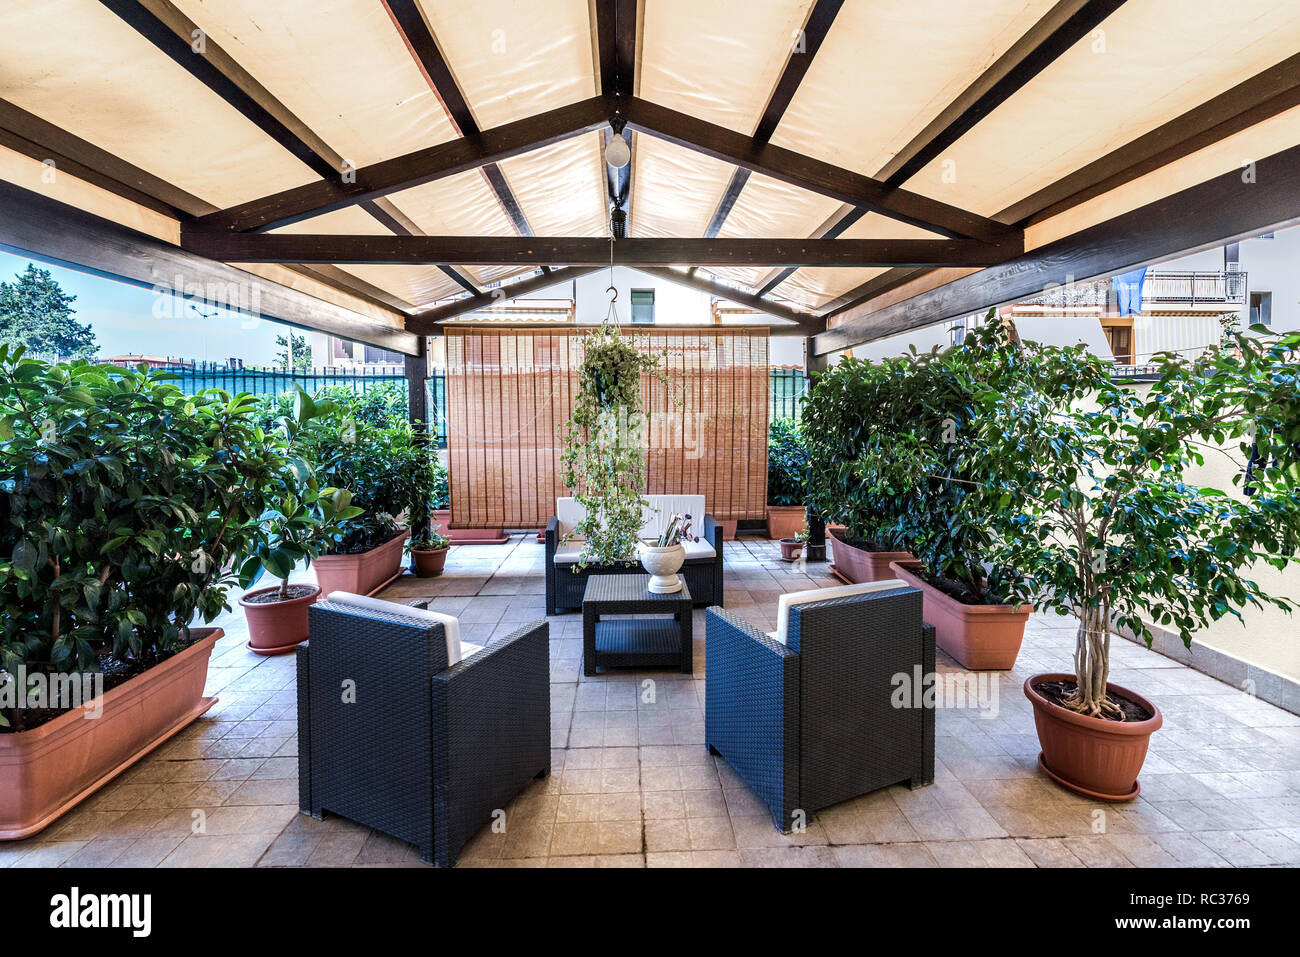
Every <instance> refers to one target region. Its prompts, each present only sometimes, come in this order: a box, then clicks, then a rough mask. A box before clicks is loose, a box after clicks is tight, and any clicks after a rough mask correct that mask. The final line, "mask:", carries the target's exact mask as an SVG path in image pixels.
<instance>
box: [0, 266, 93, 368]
mask: <svg viewBox="0 0 1300 957" xmlns="http://www.w3.org/2000/svg"><path fill="white" fill-rule="evenodd" d="M76 298H77V297H76V296H71V295H68V294H67V293H66V292H64V291H63V288H62V287H61V286H60V285H59V284H58V282H56V281H55V279H54V277H53V276H52V275H50V271H49V270H48V269H37V268H36V267H35V266H34V265H32V264H31V263H28V264H27V269H26V270H25V271H23V272H21V273H19V274H18V275H17V276H15V277H14V279H13V281H12V282H0V342H2V343H5V344H7V345H8V346H9V347H10V348H13V347H16V346H26V347H27V351H28V353H29V354H31V355H32V356H33V357H37V356H39V357H40V358H42V359H55V360H59V359H84V358H89V357H90V356H93V355H94V354H95V350H96V347H97V346H96V342H95V333H94V331H93V330H92V329H91V328H90V325H89V324H88V323H80V322H77V320H76V319H75V318H74V317H73V313H74V311H75V310H74V309H73V308H72V303H73V301H74V300H75V299H76Z"/></svg>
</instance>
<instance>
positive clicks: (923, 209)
mask: <svg viewBox="0 0 1300 957" xmlns="http://www.w3.org/2000/svg"><path fill="white" fill-rule="evenodd" d="M611 108H612V110H613V111H614V112H615V113H616V114H618V115H621V116H624V117H626V118H627V122H628V125H629V126H631V127H632V128H633V129H635V130H637V131H639V132H642V133H648V134H650V135H651V136H656V137H658V138H660V139H664V140H667V141H668V142H670V143H675V144H677V145H678V146H683V147H686V148H687V149H690V150H694V151H696V152H697V153H703V154H704V155H706V156H712V157H713V158H714V159H719V160H722V161H724V162H727V163H731V164H733V165H735V166H743V167H744V168H746V169H748V170H751V171H752V172H755V173H762V174H763V175H764V176H770V177H772V178H773V179H776V180H780V181H781V182H783V183H789V184H791V185H793V186H798V187H801V188H802V189H807V190H811V191H812V192H814V193H820V194H821V195H823V196H829V197H831V198H832V199H837V200H839V201H840V202H842V203H849V204H850V205H853V206H862V207H864V208H866V209H868V210H870V211H872V212H876V213H880V214H881V215H883V216H888V217H890V218H892V219H897V220H901V221H902V222H905V223H911V224H912V225H914V226H920V227H922V228H923V229H929V230H932V231H934V232H937V233H939V234H941V235H946V236H952V237H969V238H972V239H979V240H982V241H984V242H989V243H1004V242H1011V243H1014V242H1016V241H1018V240H1019V237H1020V233H1019V231H1018V230H1015V229H1013V228H1011V227H1009V226H1006V225H1004V224H1002V223H998V222H994V221H993V220H991V219H988V218H986V217H983V216H979V215H976V214H975V213H971V212H968V211H966V210H964V209H958V208H957V207H955V206H950V205H948V204H947V203H941V202H939V201H938V200H934V199H930V198H929V197H926V196H922V195H920V194H919V193H911V192H908V191H907V190H903V189H894V188H891V187H888V186H886V185H885V184H884V183H881V182H879V181H878V180H874V179H872V178H870V177H869V176H863V175H862V174H861V173H855V172H853V171H852V170H847V169H844V168H842V167H839V166H833V165H832V164H830V163H824V162H822V161H821V160H817V159H814V158H812V157H810V156H804V155H802V154H800V153H796V152H794V151H793V150H788V149H784V148H782V147H780V146H774V145H773V144H771V143H763V142H760V141H758V140H755V139H754V138H753V137H752V136H746V135H745V134H743V133H737V132H735V131H734V130H729V129H727V128H726V127H722V126H718V125H716V124H714V123H709V122H707V121H705V120H701V119H698V118H697V117H694V116H690V115H688V114H686V113H681V112H678V111H677V110H673V109H670V108H668V107H666V106H660V105H659V104H657V103H652V102H650V101H649V100H643V99H640V98H638V97H632V98H631V99H616V100H615V101H614V102H613V103H612V104H611Z"/></svg>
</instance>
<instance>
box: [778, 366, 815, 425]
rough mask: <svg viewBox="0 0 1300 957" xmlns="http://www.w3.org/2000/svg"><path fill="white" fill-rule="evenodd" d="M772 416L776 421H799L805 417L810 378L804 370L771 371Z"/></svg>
mask: <svg viewBox="0 0 1300 957" xmlns="http://www.w3.org/2000/svg"><path fill="white" fill-rule="evenodd" d="M771 393H772V402H771V409H772V411H771V416H772V418H774V419H798V418H800V417H801V416H802V415H803V401H804V397H805V396H806V395H807V394H808V377H807V376H806V375H804V373H803V370H802V369H773V370H772V371H771Z"/></svg>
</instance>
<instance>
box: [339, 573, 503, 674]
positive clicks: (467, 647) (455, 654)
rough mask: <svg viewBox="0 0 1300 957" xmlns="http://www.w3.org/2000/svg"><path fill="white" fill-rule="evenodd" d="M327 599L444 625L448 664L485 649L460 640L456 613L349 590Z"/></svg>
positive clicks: (458, 621) (458, 620) (350, 605)
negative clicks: (405, 603)
mask: <svg viewBox="0 0 1300 957" xmlns="http://www.w3.org/2000/svg"><path fill="white" fill-rule="evenodd" d="M325 600H326V601H332V602H334V603H335V604H338V605H348V606H349V607H352V608H364V609H367V610H368V611H383V612H387V613H388V614H390V615H401V616H402V617H403V618H411V619H413V620H415V621H424V622H428V623H429V624H439V625H442V633H443V635H444V636H445V638H446V640H447V664H448V666H450V665H454V664H456V663H457V662H460V661H464V660H465V659H466V658H468V657H470V655H474V654H477V653H478V652H480V651H482V650H483V646H482V645H473V644H470V643H469V642H462V641H461V640H460V619H459V618H457V617H456V616H455V615H445V614H443V613H442V612H440V611H429V610H428V609H426V608H413V607H411V606H410V605H403V604H400V603H398V602H395V601H384V600H383V599H382V598H369V597H367V596H365V595H354V594H352V592H347V591H334V592H330V593H329V595H328V596H326V598H325Z"/></svg>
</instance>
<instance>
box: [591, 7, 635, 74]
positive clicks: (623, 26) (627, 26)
mask: <svg viewBox="0 0 1300 957" xmlns="http://www.w3.org/2000/svg"><path fill="white" fill-rule="evenodd" d="M595 4H596V52H597V58H598V60H599V61H600V91H601V93H605V94H611V93H622V94H625V95H627V96H631V95H632V94H633V93H634V92H636V76H635V71H636V7H637V2H636V0H595Z"/></svg>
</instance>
